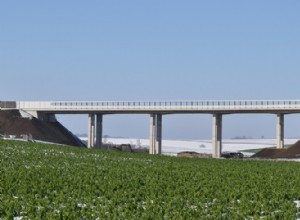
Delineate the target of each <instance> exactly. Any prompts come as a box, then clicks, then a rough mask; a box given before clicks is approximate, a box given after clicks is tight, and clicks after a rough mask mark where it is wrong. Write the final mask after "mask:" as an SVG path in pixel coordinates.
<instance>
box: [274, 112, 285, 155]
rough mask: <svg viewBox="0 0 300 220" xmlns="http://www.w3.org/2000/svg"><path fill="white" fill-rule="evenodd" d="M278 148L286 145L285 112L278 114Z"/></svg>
mask: <svg viewBox="0 0 300 220" xmlns="http://www.w3.org/2000/svg"><path fill="white" fill-rule="evenodd" d="M276 136H277V149H283V147H284V114H283V113H279V114H277V135H276Z"/></svg>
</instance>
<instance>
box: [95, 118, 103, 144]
mask: <svg viewBox="0 0 300 220" xmlns="http://www.w3.org/2000/svg"><path fill="white" fill-rule="evenodd" d="M102 121H103V115H102V114H97V119H96V148H101V147H102V128H103V126H102Z"/></svg>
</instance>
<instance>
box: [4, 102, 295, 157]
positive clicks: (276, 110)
mask: <svg viewBox="0 0 300 220" xmlns="http://www.w3.org/2000/svg"><path fill="white" fill-rule="evenodd" d="M0 108H1V109H20V110H23V111H26V112H28V113H29V114H31V115H33V116H35V117H37V118H39V119H41V120H47V121H51V120H55V114H88V116H89V117H88V147H89V148H101V144H102V143H101V142H102V128H103V124H102V121H103V116H104V115H106V114H148V115H150V132H149V133H150V136H149V140H150V146H149V153H150V154H161V147H162V118H163V115H165V114H184V113H194V114H211V115H212V148H213V149H212V156H213V157H214V158H220V157H221V153H222V116H223V115H225V114H241V113H254V114H259V113H268V114H275V115H276V116H277V135H276V136H277V148H283V146H284V115H285V114H294V113H300V100H214V101H211V100H207V101H16V102H14V101H13V102H11V101H10V102H0Z"/></svg>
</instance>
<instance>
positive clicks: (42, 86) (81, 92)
mask: <svg viewBox="0 0 300 220" xmlns="http://www.w3.org/2000/svg"><path fill="white" fill-rule="evenodd" d="M299 11H300V1H297V0H287V1H276V0H272V1H271V0H269V1H267V0H266V1H261V0H260V1H259V0H252V1H246V0H228V1H221V0H219V1H216V0H212V1H201V0H198V1H174V0H173V1H168V0H166V1H161V0H160V1H158V0H148V1H146V0H145V1H141V0H135V1H134V0H127V1H121V0H119V1H116V0H110V1H92V0H91V1H75V0H73V1H67V0H65V1H57V0H54V1H32V0H28V1H1V2H0V76H1V87H0V94H1V96H0V97H1V98H0V99H1V100H202V99H299V94H300V86H299V78H300V77H299V72H300V62H299V60H300V59H299V58H300V28H299V27H300V13H299ZM59 118H60V120H61V121H62V122H63V123H64V124H66V125H67V126H68V127H69V128H70V129H71V130H72V131H74V132H76V133H84V132H85V131H86V116H80V117H77V116H76V117H74V116H72V117H71V116H67V117H65V116H59ZM298 118H299V119H298ZM148 119H149V118H148V116H147V115H142V116H132V115H130V116H107V117H105V119H104V122H105V127H104V131H105V132H106V133H109V134H111V135H117V136H145V137H146V136H147V135H148V121H149V120H148ZM275 119H276V118H275V116H272V115H250V116H248V115H247V116H246V115H238V116H236V115H232V116H226V118H225V123H226V124H225V125H224V127H225V128H226V129H224V135H225V137H226V136H227V137H234V136H240V135H245V136H270V137H273V136H275ZM164 122H165V123H164V131H163V132H164V134H165V137H169V138H177V137H178V138H198V137H199V138H205V137H210V135H211V116H210V115H196V116H189V115H180V116H175V115H173V116H165V117H164ZM254 122H255V123H254ZM241 124H243V125H245V127H243V126H242V125H241ZM273 125H274V126H273ZM128 127H130V129H129V128H128ZM242 127H243V128H242ZM286 127H287V134H286V135H287V136H300V129H298V130H299V132H297V127H299V128H300V115H298V116H297V115H292V116H288V117H287V126H286Z"/></svg>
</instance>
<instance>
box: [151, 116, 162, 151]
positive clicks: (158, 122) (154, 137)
mask: <svg viewBox="0 0 300 220" xmlns="http://www.w3.org/2000/svg"><path fill="white" fill-rule="evenodd" d="M149 142H150V143H149V154H161V146H162V114H151V115H150V137H149Z"/></svg>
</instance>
